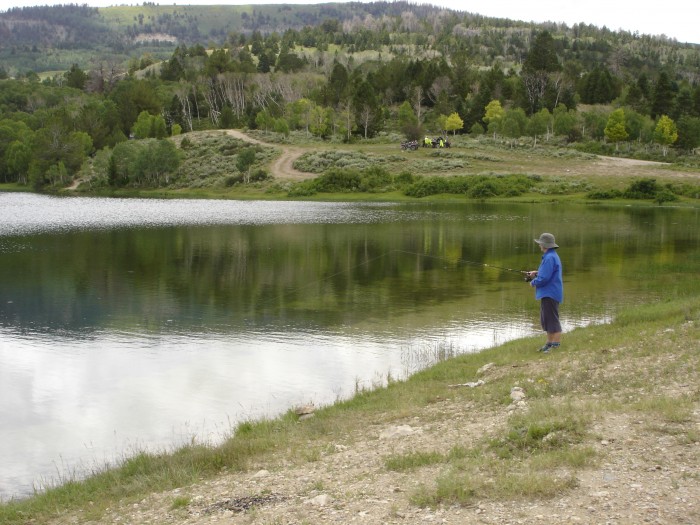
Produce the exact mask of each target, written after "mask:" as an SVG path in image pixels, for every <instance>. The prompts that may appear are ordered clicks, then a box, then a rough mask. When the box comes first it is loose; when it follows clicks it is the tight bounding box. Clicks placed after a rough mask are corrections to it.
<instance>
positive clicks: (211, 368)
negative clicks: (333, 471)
mask: <svg viewBox="0 0 700 525" xmlns="http://www.w3.org/2000/svg"><path fill="white" fill-rule="evenodd" d="M699 222H700V218H699V216H698V212H697V211H696V210H674V209H662V208H654V209H635V208H614V209H613V208H611V209H604V208H583V207H581V208H577V209H571V208H567V207H562V206H546V205H536V206H535V205H489V204H481V205H473V204H471V205H467V204H464V205H421V204H415V205H414V204H412V205H406V204H402V205H397V204H343V203H303V202H232V201H204V200H186V201H159V200H123V199H87V198H70V199H59V198H52V197H42V196H36V195H28V194H0V498H3V499H7V498H10V497H13V496H22V495H26V494H28V493H30V492H31V491H32V489H33V487H42V486H45V485H46V484H48V483H53V482H55V481H56V480H60V479H66V478H69V477H71V476H73V475H77V476H80V475H81V474H82V473H83V472H84V471H85V470H86V469H87V470H90V469H93V468H94V467H99V466H101V465H103V464H105V463H110V462H114V461H115V460H119V459H120V458H123V457H124V456H125V455H128V454H130V453H132V452H133V451H135V450H141V449H143V448H152V449H158V450H162V449H169V448H171V447H172V446H175V445H177V444H180V443H182V442H185V441H190V440H191V439H193V438H194V439H196V440H198V441H200V442H210V443H215V442H217V441H218V440H220V439H222V437H224V436H225V435H226V434H227V433H228V432H229V430H230V429H231V427H232V426H235V425H236V424H237V423H238V422H240V421H243V420H246V419H252V418H259V417H262V416H273V415H276V414H278V413H280V412H282V411H284V410H286V409H288V408H289V407H291V406H294V405H296V404H299V403H307V402H309V401H313V402H315V403H317V404H325V403H330V402H333V401H334V400H336V399H339V398H345V397H348V396H350V395H352V392H353V391H354V389H355V387H356V386H357V385H360V386H373V385H380V384H383V381H384V379H385V378H386V376H387V374H389V373H390V374H391V375H392V376H393V377H405V376H407V375H408V374H410V373H412V372H414V371H416V370H418V369H420V368H422V367H424V366H426V365H428V364H429V363H430V362H431V359H432V356H434V355H435V354H436V350H437V349H438V348H440V347H445V346H448V347H451V348H452V349H454V350H456V351H458V352H473V351H478V350H480V349H483V348H486V347H489V346H493V345H496V344H499V343H502V342H504V341H507V340H510V339H513V338H517V337H522V336H527V335H531V334H535V333H538V327H537V326H536V324H535V322H536V320H537V318H538V304H537V302H536V301H535V300H534V298H533V293H532V291H531V289H530V288H529V287H528V286H527V285H526V284H525V283H524V282H523V281H522V279H521V277H520V276H519V275H518V274H517V273H516V272H515V271H512V270H520V269H533V268H536V267H537V265H538V263H539V257H540V253H539V249H538V248H537V246H536V245H535V243H534V242H533V241H532V239H533V238H535V237H538V236H539V234H540V233H541V232H542V231H551V232H553V233H555V235H556V236H557V241H558V243H559V244H560V245H561V246H562V248H561V249H560V256H561V258H562V261H563V264H564V268H565V289H566V297H565V304H564V305H563V307H562V315H563V316H564V317H565V329H566V330H570V329H572V328H574V327H576V326H582V325H586V324H589V323H592V322H603V321H606V320H608V319H610V317H611V315H612V314H613V312H614V311H615V310H616V309H617V308H619V307H620V306H622V305H630V304H637V303H641V302H646V301H650V300H654V299H655V298H654V297H649V296H646V295H645V294H644V292H643V291H642V290H641V288H640V282H641V280H642V278H643V277H642V276H645V275H646V274H647V273H648V271H649V267H650V266H653V265H657V264H659V263H660V262H661V261H663V262H664V264H673V262H674V261H679V262H680V261H687V260H688V259H689V258H690V259H693V260H696V261H697V260H698V253H699V252H700V233H699V232H700V228H698V226H699V224H698V223H699ZM508 269H511V270H508ZM464 379H465V381H469V380H472V379H473V378H466V377H465V378H464Z"/></svg>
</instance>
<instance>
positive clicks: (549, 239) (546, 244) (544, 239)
mask: <svg viewBox="0 0 700 525" xmlns="http://www.w3.org/2000/svg"><path fill="white" fill-rule="evenodd" d="M535 242H536V243H537V244H539V245H540V246H542V247H543V248H559V245H558V244H557V243H556V242H554V235H552V234H551V233H543V234H542V235H540V238H539V239H535Z"/></svg>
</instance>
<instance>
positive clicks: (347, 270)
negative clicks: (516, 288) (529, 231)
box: [258, 248, 527, 307]
mask: <svg viewBox="0 0 700 525" xmlns="http://www.w3.org/2000/svg"><path fill="white" fill-rule="evenodd" d="M392 253H404V254H407V255H417V256H419V257H426V258H430V259H437V260H442V261H455V259H450V258H447V257H444V256H439V255H430V254H427V253H418V252H412V251H409V250H401V249H398V248H397V249H393V250H388V251H386V252H384V253H381V254H380V255H377V256H375V257H371V258H369V259H366V260H364V261H362V262H359V263H357V264H354V265H352V266H349V267H348V268H344V269H342V270H339V271H337V272H335V273H332V274H330V275H327V276H325V277H322V278H320V279H316V280H314V281H311V282H308V283H306V284H303V285H299V286H296V287H293V288H291V289H289V290H288V291H287V292H279V293H277V294H276V295H275V297H269V298H267V299H266V300H264V301H261V302H260V303H258V304H259V305H260V304H262V306H263V307H267V306H272V304H273V303H274V302H275V301H278V300H279V298H280V296H281V295H283V294H285V293H289V292H292V293H293V292H300V291H302V290H304V289H305V288H309V287H312V286H316V285H318V284H320V283H323V282H325V281H329V280H331V279H333V278H335V277H338V276H339V275H344V274H347V273H350V272H352V271H353V270H356V269H357V268H360V267H362V266H367V265H369V264H370V263H373V262H374V261H378V260H379V259H382V258H384V257H386V256H387V255H390V254H392ZM456 262H458V263H463V264H469V265H472V266H479V267H482V268H493V269H495V270H501V271H504V272H513V273H517V274H519V275H525V274H527V272H526V271H525V270H516V269H514V268H506V267H504V266H496V265H495V264H488V263H481V262H476V261H469V260H467V259H461V258H460V259H456Z"/></svg>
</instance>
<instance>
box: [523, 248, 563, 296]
mask: <svg viewBox="0 0 700 525" xmlns="http://www.w3.org/2000/svg"><path fill="white" fill-rule="evenodd" d="M530 285H531V286H534V287H535V298H536V299H542V298H543V297H551V298H552V299H554V300H555V301H557V302H558V303H561V302H562V301H563V300H564V284H563V282H562V278H561V260H560V259H559V254H558V253H557V251H556V249H554V248H550V249H549V250H547V251H546V252H544V253H543V254H542V262H541V263H540V267H539V268H538V269H537V277H535V278H534V279H533V280H532V282H531V283H530Z"/></svg>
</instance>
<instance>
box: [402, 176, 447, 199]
mask: <svg viewBox="0 0 700 525" xmlns="http://www.w3.org/2000/svg"><path fill="white" fill-rule="evenodd" d="M449 189H450V186H449V184H448V182H447V180H446V179H445V178H443V177H421V178H420V179H418V180H417V181H416V182H414V183H413V184H411V185H410V186H409V187H408V188H406V190H405V191H404V194H405V195H408V196H409V197H427V196H428V195H437V194H439V193H448V192H449Z"/></svg>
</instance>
